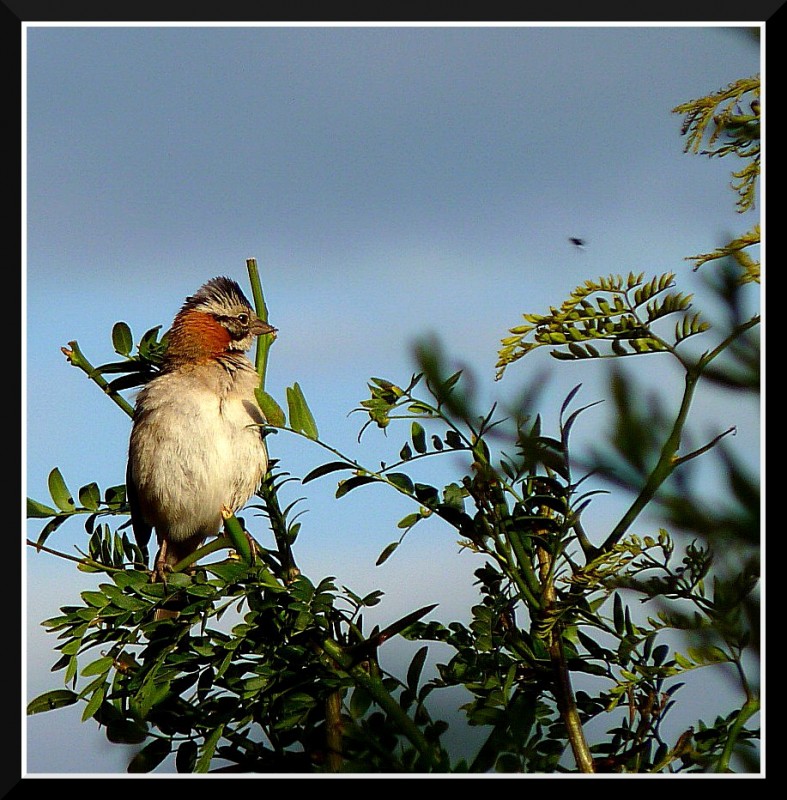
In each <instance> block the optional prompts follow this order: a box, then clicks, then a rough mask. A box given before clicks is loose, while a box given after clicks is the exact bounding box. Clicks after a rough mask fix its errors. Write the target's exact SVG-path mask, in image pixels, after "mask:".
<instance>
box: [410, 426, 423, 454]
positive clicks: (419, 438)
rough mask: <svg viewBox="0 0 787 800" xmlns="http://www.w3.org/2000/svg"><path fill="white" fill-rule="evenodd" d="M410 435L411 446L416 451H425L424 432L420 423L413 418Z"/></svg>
mask: <svg viewBox="0 0 787 800" xmlns="http://www.w3.org/2000/svg"><path fill="white" fill-rule="evenodd" d="M410 436H411V438H412V440H413V447H414V448H415V449H416V452H418V453H425V452H426V432H425V431H424V428H423V426H422V425H420V424H419V423H418V422H416V421H415V420H413V424H412V426H411V429H410Z"/></svg>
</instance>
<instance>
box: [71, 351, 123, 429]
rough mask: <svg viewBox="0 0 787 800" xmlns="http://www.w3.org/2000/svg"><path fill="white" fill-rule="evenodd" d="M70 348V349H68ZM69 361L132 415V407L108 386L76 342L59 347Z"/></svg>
mask: <svg viewBox="0 0 787 800" xmlns="http://www.w3.org/2000/svg"><path fill="white" fill-rule="evenodd" d="M69 348H70V349H69ZM60 350H61V352H62V353H63V355H64V356H65V357H66V358H67V359H68V361H69V363H70V364H72V365H73V366H75V367H79V369H81V370H82V371H83V372H84V373H85V374H86V375H87V376H88V378H90V380H92V381H93V382H94V383H95V384H96V385H97V386H98V387H99V388H100V389H101V391H102V392H104V394H106V395H107V396H108V397H109V398H110V399H111V400H112V401H113V402H114V403H115V405H117V406H119V407H120V408H122V409H123V411H125V412H126V414H128V415H129V417H133V416H134V407H133V406H132V405H131V404H130V403H129V402H128V401H127V400H126V399H125V398H124V397H122V396H121V395H119V394H118V393H117V392H115V391H113V390H112V389H110V388H109V383H108V381H107V380H106V379H105V378H104V376H103V375H102V374H101V373H100V372H99V371H98V370H97V369H96V368H95V367H94V366H93V365H92V364H91V363H90V362H89V361H88V360H87V359H86V358H85V355H84V353H83V352H82V351H81V350H80V349H79V345H78V344H77V343H76V342H69V343H68V347H61V348H60Z"/></svg>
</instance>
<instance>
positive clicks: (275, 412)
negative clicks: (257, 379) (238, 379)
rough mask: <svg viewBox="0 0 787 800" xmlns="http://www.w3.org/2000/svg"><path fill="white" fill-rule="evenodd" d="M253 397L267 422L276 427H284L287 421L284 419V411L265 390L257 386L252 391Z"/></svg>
mask: <svg viewBox="0 0 787 800" xmlns="http://www.w3.org/2000/svg"><path fill="white" fill-rule="evenodd" d="M254 396H255V397H256V398H257V405H258V406H259V407H260V410H261V411H262V413H263V415H264V417H265V420H266V421H267V422H269V423H270V424H271V425H276V426H278V427H281V426H283V425H286V423H287V420H286V419H285V417H284V411H282V408H281V406H280V405H279V404H278V403H277V402H276V401H275V400H274V399H273V397H272V396H271V395H269V394H268V392H266V391H265V389H262V388H261V387H259V386H258V387H257V388H256V389H255V390H254Z"/></svg>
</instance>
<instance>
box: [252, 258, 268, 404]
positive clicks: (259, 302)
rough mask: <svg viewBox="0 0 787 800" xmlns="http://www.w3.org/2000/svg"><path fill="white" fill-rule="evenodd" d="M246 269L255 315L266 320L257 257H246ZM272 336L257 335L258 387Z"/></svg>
mask: <svg viewBox="0 0 787 800" xmlns="http://www.w3.org/2000/svg"><path fill="white" fill-rule="evenodd" d="M246 269H247V270H248V273H249V283H250V284H251V294H252V297H253V299H254V308H255V310H256V312H257V316H258V317H259V318H260V319H261V320H262V321H263V322H268V306H267V305H265V296H264V295H263V293H262V283H261V282H260V274H259V271H258V269H257V259H256V258H247V259H246ZM274 338H275V337H274V336H271V335H270V334H266V335H265V336H259V337H257V352H256V357H255V367H256V368H257V374H258V375H259V376H260V388H261V389H264V388H265V376H266V373H267V371H268V351H269V350H270V349H271V345H272V344H273V341H274Z"/></svg>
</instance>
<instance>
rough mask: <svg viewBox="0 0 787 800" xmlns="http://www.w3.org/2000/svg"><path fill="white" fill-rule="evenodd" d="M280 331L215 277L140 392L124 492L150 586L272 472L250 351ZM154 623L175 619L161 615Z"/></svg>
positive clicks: (191, 300) (181, 318)
mask: <svg viewBox="0 0 787 800" xmlns="http://www.w3.org/2000/svg"><path fill="white" fill-rule="evenodd" d="M276 333H277V331H276V328H274V327H273V326H272V325H269V324H268V323H267V322H263V321H262V320H261V319H260V318H259V317H258V316H257V314H256V313H255V312H254V310H253V308H252V306H251V304H250V303H249V301H248V300H247V299H246V297H245V295H244V294H243V291H242V290H241V288H240V286H239V285H238V284H237V283H236V282H235V281H234V280H232V279H230V278H227V277H223V276H221V277H216V278H213V279H211V280H209V281H208V282H207V283H205V284H203V285H202V286H201V287H200V288H199V289H198V290H197V291H196V292H195V293H194V294H193V295H191V296H189V297H187V298H186V300H185V302H184V303H183V305H182V307H181V309H180V311H178V313H177V314H176V316H175V318H174V321H173V323H172V326H171V328H170V330H169V331H168V335H167V337H166V338H167V347H166V350H165V352H164V355H163V359H162V363H161V369H160V371H159V372H158V373H157V374H156V375H155V376H154V377H153V378H152V379H151V380H149V381H148V382H147V383H146V384H145V386H144V387H143V388H142V389H141V390H140V391H139V393H138V395H137V398H136V403H135V407H134V414H133V420H132V427H131V435H130V438H129V447H128V461H127V468H126V493H127V498H128V503H129V510H130V513H131V524H132V529H133V532H134V537H135V539H136V541H137V544H138V545H139V547H140V550H141V552H142V553H143V555H144V557H145V562H146V564H147V559H148V549H147V548H148V542H149V540H150V537H151V533H152V531H153V529H155V531H156V539H157V542H158V553H157V555H156V558H155V563H154V569H153V573H152V579H153V580H154V581H155V580H161V581H163V582H166V580H167V575H168V573H170V574H171V571H172V567H173V566H174V565H175V564H177V563H178V562H179V561H181V560H182V559H183V558H185V557H186V556H188V555H190V554H191V553H193V552H194V551H195V550H196V549H197V548H198V547H200V545H201V544H202V543H203V542H204V541H205V540H206V539H207V537H209V536H215V535H217V534H218V532H219V530H220V528H221V525H222V522H223V517H222V512H225V513H226V512H227V511H230V512H232V513H235V512H237V511H238V510H240V509H241V508H242V507H243V506H244V505H245V504H246V503H247V502H248V500H249V499H250V498H251V496H252V495H253V494H254V493H255V492H256V491H257V490H258V488H259V485H260V482H261V480H262V478H263V476H264V475H265V473H266V472H267V469H268V454H267V450H266V447H265V442H264V438H263V428H262V426H263V425H264V423H265V421H266V420H265V416H264V415H263V413H262V410H261V409H260V407H259V404H258V403H257V400H256V397H255V389H256V388H257V387H258V386H259V376H258V374H257V371H256V369H255V367H254V365H253V364H252V363H251V361H250V360H249V359H248V358H247V356H246V352H247V351H248V350H249V348H250V347H251V346H252V344H253V342H254V341H255V340H256V338H257V337H258V336H262V335H265V334H271V335H273V336H275V335H276ZM163 611H164V609H159V610H158V611H157V618H162V617H166V616H175V615H174V614H166V613H159V612H163Z"/></svg>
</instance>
